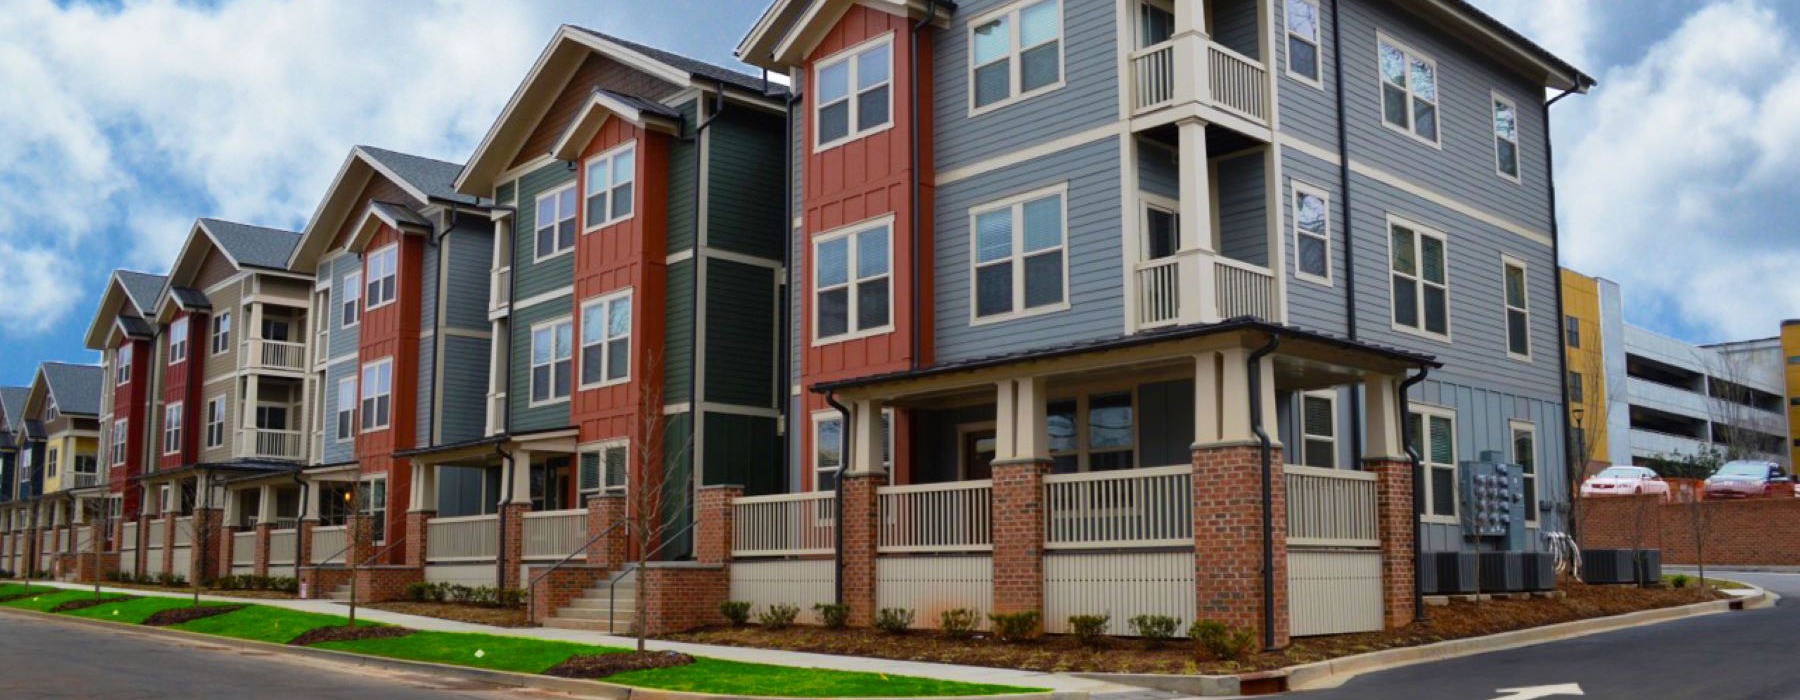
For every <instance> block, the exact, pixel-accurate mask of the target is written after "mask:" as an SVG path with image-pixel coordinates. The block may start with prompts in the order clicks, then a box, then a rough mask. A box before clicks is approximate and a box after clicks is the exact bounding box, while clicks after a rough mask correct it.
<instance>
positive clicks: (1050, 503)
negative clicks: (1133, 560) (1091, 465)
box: [1044, 465, 1194, 549]
mask: <svg viewBox="0 0 1800 700" xmlns="http://www.w3.org/2000/svg"><path fill="white" fill-rule="evenodd" d="M1192 472H1193V467H1190V466H1186V465H1181V466H1173V467H1155V468H1149V469H1125V470H1119V471H1104V472H1087V473H1084V474H1054V475H1051V476H1046V477H1044V514H1045V523H1046V526H1045V528H1044V546H1045V547H1047V548H1050V549H1115V548H1119V547H1160V546H1182V545H1191V544H1192V543H1193V541H1194V517H1193V511H1192V507H1193V500H1194V487H1193V481H1192V479H1193V476H1192Z"/></svg>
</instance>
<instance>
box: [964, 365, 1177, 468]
mask: <svg viewBox="0 0 1800 700" xmlns="http://www.w3.org/2000/svg"><path fill="white" fill-rule="evenodd" d="M1113 394H1124V395H1127V396H1129V397H1131V446H1130V447H1123V448H1121V447H1104V448H1098V449H1096V448H1095V447H1094V445H1093V423H1094V422H1093V420H1092V418H1091V416H1092V415H1093V410H1094V409H1093V399H1094V397H1096V396H1109V395H1113ZM1063 401H1073V402H1075V449H1073V450H1056V449H1053V448H1051V447H1050V443H1049V442H1048V441H1046V442H1045V443H1044V448H1045V450H1046V451H1047V452H1048V454H1049V455H1050V457H1051V458H1052V459H1055V458H1056V457H1064V456H1069V455H1073V456H1074V457H1075V473H1077V474H1087V473H1090V472H1092V471H1093V470H1094V455H1096V454H1102V455H1104V454H1109V453H1114V452H1126V451H1129V452H1131V466H1130V467H1126V468H1127V469H1140V468H1143V467H1144V466H1146V465H1145V464H1144V440H1143V435H1142V434H1140V433H1139V432H1138V428H1140V427H1142V426H1143V415H1144V414H1143V413H1142V412H1141V411H1140V407H1139V406H1138V393H1137V390H1136V389H1135V388H1132V387H1131V386H1130V385H1117V384H1107V385H1104V386H1094V387H1087V388H1084V389H1082V390H1081V392H1080V393H1077V394H1072V395H1070V394H1058V395H1052V396H1051V397H1049V400H1048V401H1047V402H1046V405H1048V404H1053V403H1059V402H1063ZM990 425H991V424H990ZM959 449H960V448H959ZM959 459H960V458H959Z"/></svg>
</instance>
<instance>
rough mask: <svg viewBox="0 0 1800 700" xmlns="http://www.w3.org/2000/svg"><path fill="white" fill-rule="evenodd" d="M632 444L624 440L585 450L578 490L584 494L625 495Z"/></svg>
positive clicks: (582, 456)
mask: <svg viewBox="0 0 1800 700" xmlns="http://www.w3.org/2000/svg"><path fill="white" fill-rule="evenodd" d="M630 447H631V445H630V443H629V442H627V441H624V440H620V441H614V442H608V443H606V444H603V445H600V446H598V447H594V448H591V449H588V450H584V451H582V453H581V473H580V474H579V475H577V489H578V490H579V491H581V492H582V493H624V492H625V472H626V469H627V457H628V456H629V455H630Z"/></svg>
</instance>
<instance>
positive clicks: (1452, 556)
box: [1419, 552, 1475, 595]
mask: <svg viewBox="0 0 1800 700" xmlns="http://www.w3.org/2000/svg"><path fill="white" fill-rule="evenodd" d="M1419 577H1420V578H1419V584H1420V590H1422V591H1424V592H1425V594H1426V595H1463V594H1467V593H1474V592H1475V554H1474V553H1472V552H1422V553H1420V554H1419Z"/></svg>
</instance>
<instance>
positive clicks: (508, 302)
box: [488, 266, 512, 315]
mask: <svg viewBox="0 0 1800 700" xmlns="http://www.w3.org/2000/svg"><path fill="white" fill-rule="evenodd" d="M511 308H512V268H511V267H510V266H509V267H502V268H500V269H498V270H495V271H494V272H493V279H492V282H491V283H490V285H489V286H488V314H489V315H496V314H504V313H506V312H507V311H508V310H510V309H511Z"/></svg>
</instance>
